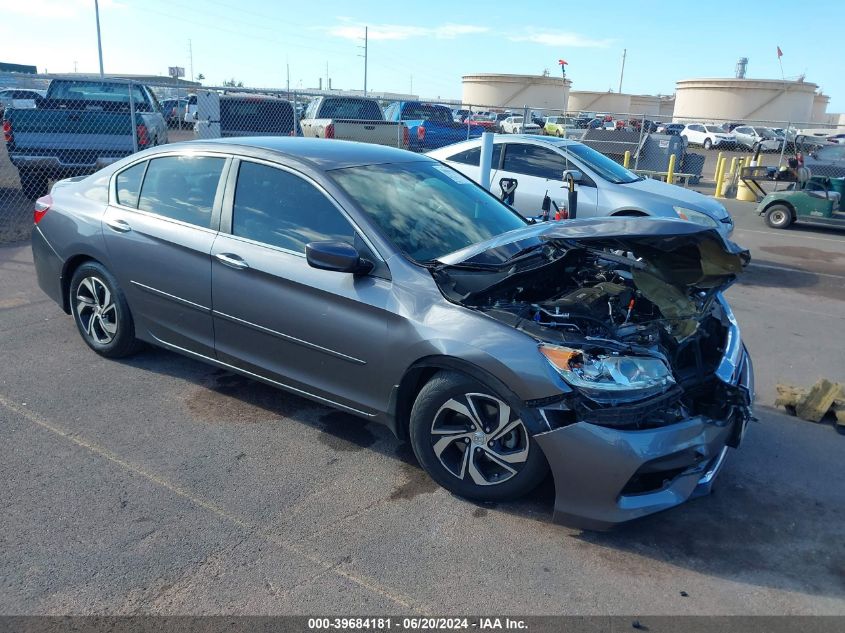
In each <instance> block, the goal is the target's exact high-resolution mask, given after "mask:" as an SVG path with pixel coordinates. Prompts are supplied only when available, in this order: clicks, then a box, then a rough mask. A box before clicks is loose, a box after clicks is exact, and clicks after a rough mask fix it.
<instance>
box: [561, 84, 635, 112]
mask: <svg viewBox="0 0 845 633" xmlns="http://www.w3.org/2000/svg"><path fill="white" fill-rule="evenodd" d="M569 111H570V112H607V113H608V114H628V113H630V112H632V110H631V95H629V94H625V93H624V92H597V91H593V90H573V91H572V92H571V93H570V94H569Z"/></svg>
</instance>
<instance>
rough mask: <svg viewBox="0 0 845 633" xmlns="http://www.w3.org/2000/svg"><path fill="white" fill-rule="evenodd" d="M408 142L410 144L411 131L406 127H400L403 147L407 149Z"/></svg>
mask: <svg viewBox="0 0 845 633" xmlns="http://www.w3.org/2000/svg"><path fill="white" fill-rule="evenodd" d="M410 142H411V131H410V130H409V129H408V128H407V127H405V126H402V143H403V144H404V145H405V147H408V143H410Z"/></svg>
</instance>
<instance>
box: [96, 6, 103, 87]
mask: <svg viewBox="0 0 845 633" xmlns="http://www.w3.org/2000/svg"><path fill="white" fill-rule="evenodd" d="M94 15H95V16H96V17H97V52H98V53H99V55H100V79H102V78H103V42H102V41H101V39H100V3H99V2H98V0H94Z"/></svg>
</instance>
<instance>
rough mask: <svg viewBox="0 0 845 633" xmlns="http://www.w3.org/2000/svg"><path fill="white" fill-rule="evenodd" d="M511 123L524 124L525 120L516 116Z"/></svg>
mask: <svg viewBox="0 0 845 633" xmlns="http://www.w3.org/2000/svg"><path fill="white" fill-rule="evenodd" d="M511 121H513V122H514V123H522V121H523V119H522V117H521V116H515V117H511Z"/></svg>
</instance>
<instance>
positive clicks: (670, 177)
mask: <svg viewBox="0 0 845 633" xmlns="http://www.w3.org/2000/svg"><path fill="white" fill-rule="evenodd" d="M666 182H668V183H669V184H670V185H674V184H675V155H674V154H670V155H669V169H668V170H667V171H666Z"/></svg>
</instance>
